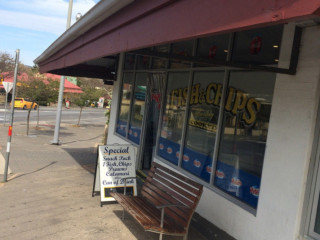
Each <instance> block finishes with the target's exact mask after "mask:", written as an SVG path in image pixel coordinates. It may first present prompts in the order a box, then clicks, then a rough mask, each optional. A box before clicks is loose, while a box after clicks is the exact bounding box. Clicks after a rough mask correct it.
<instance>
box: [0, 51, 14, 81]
mask: <svg viewBox="0 0 320 240" xmlns="http://www.w3.org/2000/svg"><path fill="white" fill-rule="evenodd" d="M14 67H15V60H14V58H13V57H12V56H11V55H10V54H9V53H6V52H0V73H1V74H5V76H4V77H7V76H11V75H12V76H13V72H14Z"/></svg>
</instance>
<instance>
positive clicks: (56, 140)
mask: <svg viewBox="0 0 320 240" xmlns="http://www.w3.org/2000/svg"><path fill="white" fill-rule="evenodd" d="M72 4H73V0H69V8H68V18H67V27H66V30H68V28H69V27H70V25H71V15H72ZM64 78H65V76H61V79H60V88H59V98H58V108H57V115H56V126H55V128H54V136H53V140H52V141H51V144H53V145H60V144H61V142H60V140H59V132H60V123H61V112H62V101H63V91H64Z"/></svg>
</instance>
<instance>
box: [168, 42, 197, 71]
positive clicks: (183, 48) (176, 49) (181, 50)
mask: <svg viewBox="0 0 320 240" xmlns="http://www.w3.org/2000/svg"><path fill="white" fill-rule="evenodd" d="M193 47H194V40H189V41H184V42H178V43H173V44H172V50H171V51H172V54H173V55H177V56H182V57H190V56H193ZM190 66H191V64H190V62H185V61H178V60H172V61H171V62H170V68H189V67H190Z"/></svg>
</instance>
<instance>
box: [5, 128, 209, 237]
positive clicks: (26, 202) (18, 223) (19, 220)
mask: <svg viewBox="0 0 320 240" xmlns="http://www.w3.org/2000/svg"><path fill="white" fill-rule="evenodd" d="M103 130H104V125H103V123H101V124H96V125H81V127H75V126H74V125H71V124H70V125H66V124H62V125H61V131H60V140H61V141H62V144H61V145H59V146H56V145H51V144H50V142H51V140H52V139H53V132H54V126H53V123H45V122H42V123H41V124H40V128H39V129H36V128H35V125H34V124H31V127H30V134H29V136H26V125H25V124H20V125H14V126H13V136H12V143H11V155H10V163H9V166H10V168H11V170H12V174H10V175H8V182H6V183H0V239H1V240H15V239H19V240H28V239H30V240H31V239H32V240H34V239H59V240H63V239H68V240H70V239H95V240H97V239H108V240H110V239H120V240H121V239H126V240H128V239H141V240H143V239H148V240H153V239H158V238H159V235H158V234H154V233H148V232H145V231H144V230H143V229H142V228H141V227H140V226H139V225H138V224H137V223H136V222H135V221H134V220H133V219H132V218H131V217H130V216H129V215H126V219H125V220H124V221H122V219H121V214H122V208H121V206H119V205H118V204H115V203H114V204H108V205H104V206H103V207H100V197H99V196H95V197H92V196H91V194H92V185H93V178H94V174H93V173H94V168H95V161H96V146H97V145H98V144H100V143H101V142H102V137H103V136H102V134H103ZM7 133H8V126H6V127H5V126H3V125H1V126H0V152H1V153H2V154H3V156H5V152H6V146H7V143H6V142H7ZM2 174H3V173H0V178H1V179H0V181H2V180H3V175H2ZM169 239H171V240H175V239H177V240H178V239H182V238H181V237H172V236H164V240H169ZM189 239H199V240H201V239H204V238H203V236H202V235H201V234H200V233H199V232H198V231H196V229H195V228H194V227H191V229H190V232H189ZM212 239H214V238H212Z"/></svg>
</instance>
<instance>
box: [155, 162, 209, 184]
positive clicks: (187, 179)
mask: <svg viewBox="0 0 320 240" xmlns="http://www.w3.org/2000/svg"><path fill="white" fill-rule="evenodd" d="M152 165H153V167H154V168H159V169H161V170H163V171H164V172H167V173H168V174H170V175H172V176H175V177H176V178H179V179H180V180H182V181H184V182H186V183H188V184H190V185H192V186H193V187H195V188H197V189H202V188H203V186H202V185H201V184H200V183H197V182H195V181H193V180H191V179H190V178H187V177H185V176H182V175H181V174H179V173H177V172H175V171H172V170H170V169H168V168H166V167H164V166H162V165H160V164H159V163H156V162H152Z"/></svg>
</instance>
